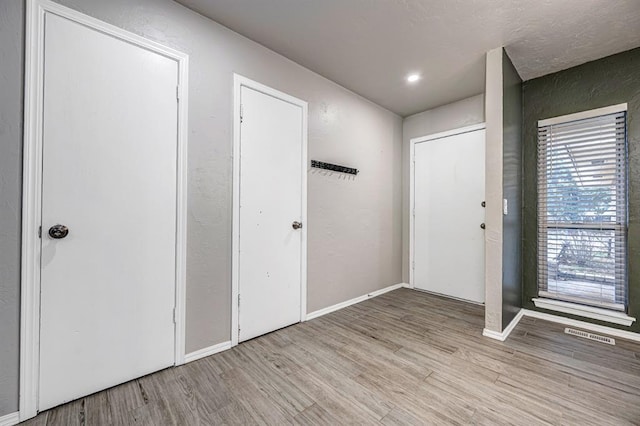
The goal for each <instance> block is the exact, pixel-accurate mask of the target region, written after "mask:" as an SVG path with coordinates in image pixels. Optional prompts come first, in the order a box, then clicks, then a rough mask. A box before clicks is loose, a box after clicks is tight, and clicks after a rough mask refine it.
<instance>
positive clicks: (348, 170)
mask: <svg viewBox="0 0 640 426" xmlns="http://www.w3.org/2000/svg"><path fill="white" fill-rule="evenodd" d="M311 167H313V168H316V169H324V170H331V171H332V172H338V173H347V174H350V175H357V174H358V172H359V170H358V169H354V168H351V167H345V166H339V165H337V164H331V163H324V162H322V161H316V160H311Z"/></svg>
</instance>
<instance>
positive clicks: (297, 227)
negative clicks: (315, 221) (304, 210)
mask: <svg viewBox="0 0 640 426" xmlns="http://www.w3.org/2000/svg"><path fill="white" fill-rule="evenodd" d="M291 227H292V228H293V229H300V228H302V223H300V222H298V221H297V220H296V221H295V222H293V223H292V224H291Z"/></svg>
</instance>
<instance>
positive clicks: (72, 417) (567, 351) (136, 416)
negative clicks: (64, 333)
mask: <svg viewBox="0 0 640 426" xmlns="http://www.w3.org/2000/svg"><path fill="white" fill-rule="evenodd" d="M483 311H484V310H483V308H482V307H481V306H476V305H471V304H467V303H463V302H458V301H453V300H449V299H445V298H440V297H436V296H432V295H428V294H425V293H420V292H417V291H413V290H408V289H400V290H396V291H394V292H391V293H387V294H385V295H382V296H379V297H377V298H375V299H371V300H368V301H366V302H363V303H360V304H358V305H354V306H351V307H349V308H346V309H343V310H341V311H338V312H335V313H332V314H329V315H326V316H324V317H321V318H317V319H315V320H312V321H309V322H306V323H303V324H298V325H294V326H291V327H288V328H285V329H282V330H279V331H277V332H275V333H271V334H269V335H266V336H263V337H260V338H257V339H254V340H251V341H249V342H246V343H243V344H240V345H239V346H237V347H235V348H233V349H231V350H229V351H226V352H223V353H220V354H217V355H213V356H211V357H208V358H204V359H202V360H199V361H195V362H193V363H190V364H187V365H184V366H181V367H178V368H171V369H167V370H164V371H161V372H159V373H156V374H152V375H150V376H147V377H143V378H141V379H138V380H134V381H132V382H129V383H126V384H123V385H121V386H117V387H115V388H112V389H109V390H107V391H104V392H100V393H97V394H94V395H92V396H89V397H86V398H83V399H81V400H78V401H75V402H72V403H70V404H66V405H63V406H60V407H57V408H55V409H52V410H50V411H47V412H44V413H41V414H40V415H38V416H37V417H36V418H34V419H32V420H30V421H28V422H26V423H25V424H27V425H30V426H32V425H65V426H71V425H79V424H89V425H102V424H105V425H108V424H116V425H132V424H143V425H173V424H178V425H198V424H200V425H214V424H243V425H249V424H269V425H280V424H292V423H293V424H330V425H339V424H386V425H391V424H396V425H397V424H402V425H404V424H430V425H431V424H491V425H493V424H519V425H537V424H556V425H559V424H562V425H618V424H640V345H638V344H635V343H631V342H626V341H623V340H620V339H617V343H618V344H617V345H616V346H609V345H606V344H602V343H596V342H592V341H588V340H584V339H581V338H578V337H573V336H568V335H565V334H564V333H563V327H562V326H560V325H557V324H553V323H548V322H544V321H540V320H534V319H530V318H524V319H523V320H522V322H521V323H520V324H519V325H518V326H517V328H516V329H515V330H514V331H513V332H512V334H511V336H510V337H509V338H508V339H507V341H506V342H504V343H501V342H497V341H494V340H491V339H488V338H485V337H482V335H481V333H482V327H483V324H484V317H483V315H484V314H483Z"/></svg>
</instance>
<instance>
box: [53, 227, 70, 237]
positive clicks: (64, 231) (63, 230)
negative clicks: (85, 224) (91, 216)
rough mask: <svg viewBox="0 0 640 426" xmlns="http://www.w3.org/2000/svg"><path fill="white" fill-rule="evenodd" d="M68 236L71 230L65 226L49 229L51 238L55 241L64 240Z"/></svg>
mask: <svg viewBox="0 0 640 426" xmlns="http://www.w3.org/2000/svg"><path fill="white" fill-rule="evenodd" d="M67 235H69V228H67V227H66V226H64V225H53V226H52V227H51V228H49V236H50V237H51V238H53V239H55V240H59V239H61V238H64V237H66V236H67Z"/></svg>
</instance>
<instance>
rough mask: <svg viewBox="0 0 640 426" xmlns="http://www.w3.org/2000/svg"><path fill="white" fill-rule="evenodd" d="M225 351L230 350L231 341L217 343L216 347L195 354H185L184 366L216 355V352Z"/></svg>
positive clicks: (203, 349)
mask: <svg viewBox="0 0 640 426" xmlns="http://www.w3.org/2000/svg"><path fill="white" fill-rule="evenodd" d="M227 349H231V341H228V342H222V343H218V344H217V345H213V346H209V347H206V348H202V349H199V350H197V351H195V352H191V353H189V354H186V355H185V356H184V363H185V364H186V363H188V362H191V361H195V360H198V359H200V358H204V357H206V356H209V355H213V354H217V353H218V352H222V351H226V350H227Z"/></svg>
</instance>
